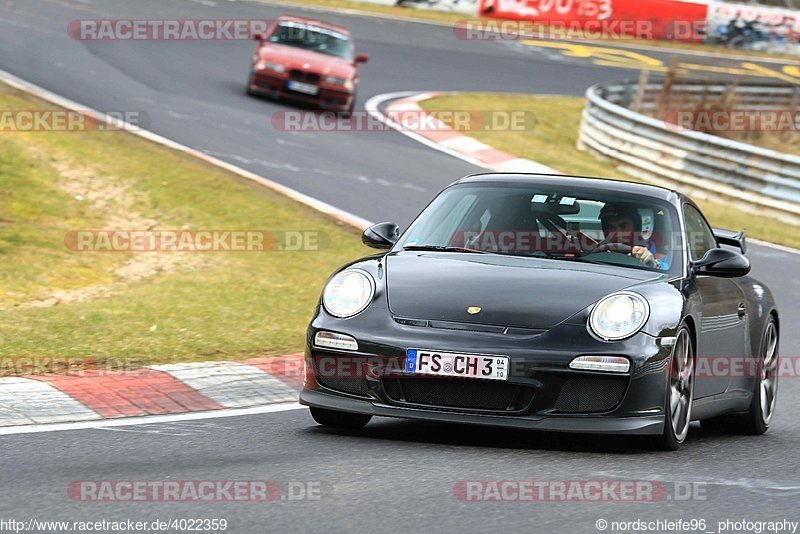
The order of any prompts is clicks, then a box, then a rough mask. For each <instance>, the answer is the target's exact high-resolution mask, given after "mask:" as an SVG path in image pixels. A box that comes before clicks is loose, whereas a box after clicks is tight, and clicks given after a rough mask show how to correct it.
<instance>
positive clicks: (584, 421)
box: [300, 389, 664, 435]
mask: <svg viewBox="0 0 800 534" xmlns="http://www.w3.org/2000/svg"><path fill="white" fill-rule="evenodd" d="M300 404H303V405H305V406H313V407H318V408H327V409H330V410H339V411H342V412H351V413H360V414H365V415H377V416H382V417H398V418H402V419H421V420H425V421H438V422H442V423H465V424H474V425H484V426H497V427H504V428H525V429H530V430H548V431H552V432H575V433H590V434H629V435H655V434H661V433H662V432H663V431H664V415H663V414H662V415H649V416H638V417H587V416H584V417H575V416H571V417H559V416H552V415H551V416H542V417H531V416H525V417H508V416H500V415H487V414H476V413H462V412H442V411H436V410H430V409H428V410H425V409H418V408H408V407H401V406H391V405H388V404H382V403H380V402H378V401H366V400H361V399H353V398H347V397H342V396H339V395H335V394H331V392H325V391H319V390H310V389H303V391H302V392H301V393H300Z"/></svg>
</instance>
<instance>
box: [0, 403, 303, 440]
mask: <svg viewBox="0 0 800 534" xmlns="http://www.w3.org/2000/svg"><path fill="white" fill-rule="evenodd" d="M301 408H305V406H301V405H300V404H298V403H296V402H289V403H284V404H270V405H269V406H255V407H252V408H229V409H225V410H214V411H209V412H191V413H178V414H172V415H146V416H141V417H124V418H120V419H105V420H103V421H80V422H75V423H56V424H51V425H27V426H14V427H8V428H0V436H6V435H12V434H36V433H40V432H60V431H64V430H100V429H104V428H111V427H124V426H135V425H150V424H153V423H171V422H174V421H196V420H200V419H216V418H223V417H239V416H242V415H259V414H265V413H274V412H285V411H288V410H299V409H301Z"/></svg>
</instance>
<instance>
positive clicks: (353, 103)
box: [344, 93, 356, 117]
mask: <svg viewBox="0 0 800 534" xmlns="http://www.w3.org/2000/svg"><path fill="white" fill-rule="evenodd" d="M355 109H356V94H355V93H353V100H351V101H350V105H349V106H347V109H346V110H344V112H345V114H346V116H348V117H349V116H350V115H352V114H353V111H355Z"/></svg>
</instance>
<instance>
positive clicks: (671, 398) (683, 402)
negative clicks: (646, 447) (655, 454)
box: [651, 324, 694, 451]
mask: <svg viewBox="0 0 800 534" xmlns="http://www.w3.org/2000/svg"><path fill="white" fill-rule="evenodd" d="M693 395H694V346H693V345H692V337H691V334H690V333H689V329H688V328H687V327H686V325H685V324H681V327H680V328H679V329H678V335H677V336H675V346H674V347H673V349H672V356H671V357H670V364H669V376H668V377H667V394H666V400H665V402H664V414H665V418H664V432H663V433H662V434H661V435H660V436H654V437H653V438H651V446H652V448H654V449H657V450H663V451H675V450H678V449H679V448H680V446H681V444H682V443H683V442H684V440H685V439H686V436H687V435H688V434H689V422H690V421H691V419H692V401H693V399H692V397H693Z"/></svg>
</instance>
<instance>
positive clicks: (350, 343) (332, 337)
mask: <svg viewBox="0 0 800 534" xmlns="http://www.w3.org/2000/svg"><path fill="white" fill-rule="evenodd" d="M314 346H316V347H326V348H329V349H341V350H358V341H356V338H354V337H353V336H347V335H345V334H336V333H334V332H325V331H324V330H320V331H319V332H317V333H316V335H315V336H314Z"/></svg>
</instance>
